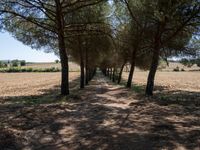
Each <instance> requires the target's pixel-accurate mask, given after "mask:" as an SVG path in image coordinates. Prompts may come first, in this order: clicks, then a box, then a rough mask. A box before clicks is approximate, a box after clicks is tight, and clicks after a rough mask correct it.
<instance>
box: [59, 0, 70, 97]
mask: <svg viewBox="0 0 200 150" xmlns="http://www.w3.org/2000/svg"><path fill="white" fill-rule="evenodd" d="M56 19H57V20H56V21H57V27H58V30H57V33H58V45H59V54H60V60H61V67H62V73H61V94H62V95H68V94H69V65H68V56H67V50H66V46H65V36H64V19H63V13H62V7H61V4H60V1H59V0H56Z"/></svg>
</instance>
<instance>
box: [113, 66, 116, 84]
mask: <svg viewBox="0 0 200 150" xmlns="http://www.w3.org/2000/svg"><path fill="white" fill-rule="evenodd" d="M115 72H116V68H115V67H114V68H113V74H112V81H113V82H115Z"/></svg>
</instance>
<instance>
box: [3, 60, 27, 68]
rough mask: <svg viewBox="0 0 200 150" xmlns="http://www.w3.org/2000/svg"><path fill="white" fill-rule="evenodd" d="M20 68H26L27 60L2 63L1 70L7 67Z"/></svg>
mask: <svg viewBox="0 0 200 150" xmlns="http://www.w3.org/2000/svg"><path fill="white" fill-rule="evenodd" d="M18 66H26V61H25V60H18V59H15V60H8V61H0V68H6V67H18Z"/></svg>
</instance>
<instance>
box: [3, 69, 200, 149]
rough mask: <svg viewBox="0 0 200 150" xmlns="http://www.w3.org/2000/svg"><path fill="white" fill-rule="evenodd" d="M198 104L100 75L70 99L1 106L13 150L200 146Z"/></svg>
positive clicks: (182, 147)
mask: <svg viewBox="0 0 200 150" xmlns="http://www.w3.org/2000/svg"><path fill="white" fill-rule="evenodd" d="M199 108H200V107H199V104H198V105H196V104H193V105H184V104H182V103H181V104H170V105H166V104H163V103H160V102H159V101H155V100H151V99H147V98H145V97H144V96H141V95H137V94H135V93H133V92H132V91H129V90H127V89H125V88H123V87H121V86H118V85H113V84H112V83H111V82H110V81H108V79H106V78H105V77H103V75H102V74H100V73H98V74H97V76H96V77H95V78H94V79H93V80H92V81H91V82H90V85H89V86H87V87H86V88H85V89H84V90H79V91H77V92H76V93H74V94H72V95H71V96H70V97H68V100H67V102H66V101H63V102H62V103H60V102H59V103H53V104H40V105H34V106H23V105H5V104H4V105H3V104H2V105H0V119H1V120H0V121H1V123H2V125H3V126H7V129H6V130H4V131H3V132H4V135H6V136H7V137H9V138H10V141H9V140H8V141H6V142H7V143H9V144H8V146H7V147H10V148H11V149H14V148H19V149H23V150H71V149H72V150H73V149H80V150H85V149H91V150H94V149H97V150H104V149H105V150H107V149H108V150H111V149H113V150H133V149H134V150H137V149H138V150H143V149H145V150H151V149H152V150H153V149H155V150H157V149H170V150H171V149H180V150H184V149H196V150H199V148H200V140H199V139H200V138H199V137H200V118H199V115H200V111H199V110H200V109H199ZM3 132H2V133H3ZM13 134H14V135H15V136H12V135H13ZM9 138H7V139H9ZM0 139H1V136H0ZM14 139H15V140H14ZM0 146H1V142H0ZM0 149H1V148H0Z"/></svg>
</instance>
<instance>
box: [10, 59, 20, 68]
mask: <svg viewBox="0 0 200 150" xmlns="http://www.w3.org/2000/svg"><path fill="white" fill-rule="evenodd" d="M11 63H12V66H13V67H18V65H19V63H20V62H19V60H17V59H15V60H12V61H11Z"/></svg>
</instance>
